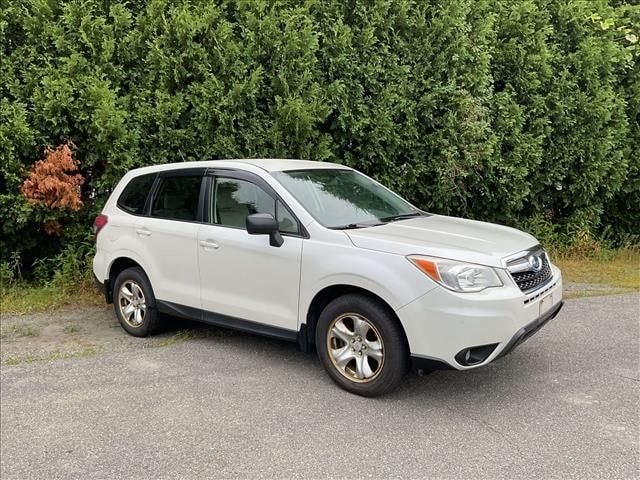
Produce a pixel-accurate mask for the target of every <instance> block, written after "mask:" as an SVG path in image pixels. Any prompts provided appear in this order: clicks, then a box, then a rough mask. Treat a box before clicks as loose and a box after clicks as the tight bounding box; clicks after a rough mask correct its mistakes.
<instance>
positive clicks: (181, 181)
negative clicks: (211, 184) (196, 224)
mask: <svg viewBox="0 0 640 480" xmlns="http://www.w3.org/2000/svg"><path fill="white" fill-rule="evenodd" d="M201 183H202V175H198V176H179V177H164V178H162V179H161V183H160V187H159V188H158V193H156V195H155V198H154V200H153V207H152V208H151V216H152V217H159V218H166V219H170V220H196V219H197V217H198V199H199V198H200V185H201Z"/></svg>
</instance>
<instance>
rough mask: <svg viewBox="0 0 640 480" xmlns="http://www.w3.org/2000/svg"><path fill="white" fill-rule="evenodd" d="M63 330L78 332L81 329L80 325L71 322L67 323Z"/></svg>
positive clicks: (65, 331)
mask: <svg viewBox="0 0 640 480" xmlns="http://www.w3.org/2000/svg"><path fill="white" fill-rule="evenodd" d="M62 331H63V332H64V333H78V332H79V331H80V327H79V326H78V325H74V324H72V323H70V324H68V325H65V326H64V328H63V329H62Z"/></svg>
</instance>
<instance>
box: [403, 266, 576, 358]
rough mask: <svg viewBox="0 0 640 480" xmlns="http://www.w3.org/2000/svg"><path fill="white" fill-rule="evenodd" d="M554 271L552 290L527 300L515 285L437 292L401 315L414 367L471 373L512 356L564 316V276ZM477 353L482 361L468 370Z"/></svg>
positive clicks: (546, 286)
mask: <svg viewBox="0 0 640 480" xmlns="http://www.w3.org/2000/svg"><path fill="white" fill-rule="evenodd" d="M552 271H553V278H552V280H551V281H550V282H549V283H548V284H547V285H545V286H544V287H542V288H541V289H539V290H537V291H534V292H531V293H530V294H527V295H525V294H523V293H522V292H521V291H520V289H519V288H518V287H517V286H515V284H513V285H507V286H505V287H500V288H491V289H486V290H484V291H482V292H478V293H474V294H461V293H456V292H452V291H450V290H447V289H445V288H436V289H433V290H431V291H430V292H428V293H427V294H425V295H423V296H422V297H420V298H418V299H417V300H414V301H413V302H411V303H409V304H408V305H405V306H404V307H402V308H400V309H399V310H397V311H396V313H397V315H398V317H399V318H400V321H401V322H402V325H403V327H404V329H405V333H406V334H407V340H408V342H409V348H410V351H411V357H412V360H413V363H414V365H415V366H416V367H418V368H425V369H437V368H454V369H457V370H467V369H470V368H476V367H479V366H482V365H486V364H487V363H490V362H491V361H493V360H495V359H496V358H498V357H501V356H503V355H506V354H507V353H509V352H510V351H512V350H513V349H514V348H515V347H516V346H517V345H519V344H520V343H522V342H523V341H524V340H526V339H527V338H529V337H530V336H531V335H533V334H534V333H535V332H537V331H538V330H539V329H540V328H541V327H542V326H543V325H544V324H545V323H546V322H548V321H549V320H550V319H551V318H553V317H555V316H556V315H557V313H558V312H559V311H560V308H561V307H562V304H563V302H562V275H561V273H560V270H558V269H557V268H556V267H555V266H552ZM541 304H542V306H541ZM474 347H477V350H476V351H479V352H484V355H483V357H482V360H481V361H477V362H472V363H471V364H465V362H464V360H463V357H464V352H465V350H467V349H472V353H473V349H474ZM487 352H489V353H487Z"/></svg>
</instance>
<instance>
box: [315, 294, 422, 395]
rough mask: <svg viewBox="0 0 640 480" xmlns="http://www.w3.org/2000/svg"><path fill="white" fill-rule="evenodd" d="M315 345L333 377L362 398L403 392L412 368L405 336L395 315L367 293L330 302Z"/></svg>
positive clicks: (320, 322) (323, 316)
mask: <svg viewBox="0 0 640 480" xmlns="http://www.w3.org/2000/svg"><path fill="white" fill-rule="evenodd" d="M363 322H364V323H363ZM315 341H316V350H317V352H318V357H319V358H320V361H321V362H322V365H323V366H324V368H325V370H326V371H327V373H328V374H329V376H330V377H331V379H332V380H333V381H334V382H335V383H337V384H338V385H339V386H340V387H342V388H343V389H345V390H347V391H348V392H351V393H355V394H356V395H362V396H364V397H377V396H379V395H382V394H384V393H386V392H388V391H391V390H393V389H395V388H397V387H398V386H399V385H400V382H401V381H402V378H403V377H404V374H405V372H406V371H407V368H408V363H409V362H408V355H409V354H408V349H407V344H406V340H405V336H404V332H403V331H402V330H401V328H400V326H399V325H398V323H397V320H396V319H395V318H394V317H393V313H392V312H390V311H389V310H388V308H387V307H386V306H384V305H382V304H381V303H379V302H377V301H376V300H374V299H372V298H370V297H367V296H365V295H361V294H348V295H344V296H342V297H339V298H336V299H335V300H333V301H332V302H331V303H329V305H327V306H326V307H325V309H324V310H323V311H322V313H321V314H320V318H319V319H318V324H317V326H316V335H315Z"/></svg>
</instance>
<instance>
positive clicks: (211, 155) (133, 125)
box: [0, 0, 640, 270]
mask: <svg viewBox="0 0 640 480" xmlns="http://www.w3.org/2000/svg"><path fill="white" fill-rule="evenodd" d="M638 37H640V6H638V5H637V4H635V2H624V1H620V0H609V1H607V0H573V1H568V0H438V1H435V0H432V1H427V0H424V1H423V0H376V1H356V0H305V1H302V0H273V1H261V0H253V1H249V0H247V1H240V0H220V1H215V2H214V1H212V0H207V1H204V0H192V1H185V0H180V1H176V0H150V1H142V0H120V1H115V0H100V1H98V0H61V1H59V0H0V39H1V45H2V46H1V52H0V92H1V98H0V144H1V145H2V148H1V150H0V223H1V227H0V228H1V239H0V249H1V251H2V253H1V255H2V258H1V260H2V261H3V262H5V263H7V262H10V261H11V262H14V263H15V262H16V260H15V259H16V258H20V259H21V262H22V263H23V270H24V269H26V270H28V269H29V268H30V266H31V265H32V264H33V263H34V262H36V265H43V264H46V262H47V261H48V260H46V259H47V258H48V259H50V258H55V256H56V255H58V257H61V256H62V257H64V258H67V256H68V255H69V252H72V251H74V250H75V251H81V252H85V251H86V248H78V245H86V244H87V242H88V235H89V233H88V232H89V230H90V225H91V221H92V218H93V216H94V215H95V214H96V213H97V212H99V210H100V208H101V206H102V203H103V201H104V200H105V198H106V196H107V195H108V194H109V191H110V189H111V188H112V187H113V186H114V185H115V183H116V182H117V181H118V180H119V178H120V177H121V176H122V175H123V174H124V173H125V172H126V171H127V170H129V169H131V168H135V167H140V166H144V165H150V164H158V163H165V162H176V161H191V160H200V159H218V158H238V157H290V158H308V159H313V160H324V161H330V162H339V163H344V164H347V165H350V166H353V167H355V168H357V169H359V170H362V171H364V172H365V173H367V174H369V175H371V176H373V177H375V178H376V179H378V180H379V181H381V182H382V183H384V184H386V185H388V186H390V187H391V188H393V189H395V190H396V191H398V192H399V193H400V194H402V195H403V196H405V197H406V198H408V199H409V200H411V201H412V202H414V203H415V204H417V205H418V206H420V207H422V208H424V209H426V210H429V211H432V212H437V213H444V214H452V215H462V216H466V217H470V218H476V219H481V220H487V221H494V222H499V223H506V224H510V225H514V226H518V227H521V228H525V229H528V230H529V231H532V233H534V234H536V235H539V236H541V237H542V238H543V239H551V240H553V241H560V242H564V243H571V242H574V241H576V239H578V240H580V239H582V240H583V239H584V238H594V237H596V238H597V237H599V236H600V235H602V232H606V235H607V236H608V237H609V238H612V239H614V240H617V241H620V240H621V239H625V238H630V237H629V235H634V234H638V233H639V230H640V228H639V225H640V165H639V163H640V160H639V158H640V126H639V121H640V66H639V62H638V58H639V57H640V43H639V40H638ZM69 141H71V142H73V144H75V145H76V146H77V150H75V151H74V158H75V159H77V160H79V165H80V173H81V174H82V176H83V177H84V178H85V179H86V181H85V182H84V183H83V184H82V187H81V188H82V200H83V202H84V206H83V207H82V209H80V211H77V212H75V211H72V210H71V209H67V210H65V209H59V210H56V211H55V212H52V211H49V210H46V209H45V208H44V207H42V206H39V205H34V204H33V203H29V202H28V201H27V199H26V198H24V197H23V196H22V194H21V186H22V184H23V182H24V180H25V178H26V177H27V176H28V174H29V172H30V170H31V168H32V165H33V164H34V163H35V162H36V161H37V160H40V159H41V158H42V151H43V149H45V148H46V147H47V146H51V147H53V148H55V147H56V146H58V145H60V144H64V143H66V142H69ZM47 222H49V224H51V222H57V223H58V224H60V225H62V228H60V229H59V230H58V232H57V233H58V235H57V236H54V237H52V236H50V235H48V234H47V233H46V232H45V231H44V228H45V227H44V226H45V225H46V224H47ZM631 238H633V237H631ZM60 252H62V253H60ZM65 255H66V256H65ZM51 268H56V267H55V265H54V266H52V267H51ZM45 270H46V269H45Z"/></svg>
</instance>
